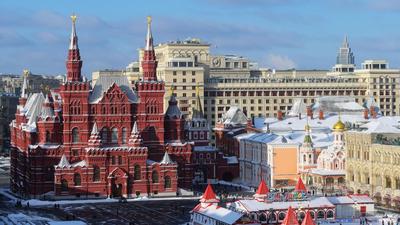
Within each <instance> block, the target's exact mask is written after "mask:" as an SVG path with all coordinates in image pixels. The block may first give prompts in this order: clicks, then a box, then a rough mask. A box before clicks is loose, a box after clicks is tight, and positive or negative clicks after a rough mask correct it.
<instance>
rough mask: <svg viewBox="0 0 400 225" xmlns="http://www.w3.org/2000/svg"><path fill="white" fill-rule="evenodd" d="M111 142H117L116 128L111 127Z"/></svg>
mask: <svg viewBox="0 0 400 225" xmlns="http://www.w3.org/2000/svg"><path fill="white" fill-rule="evenodd" d="M111 143H114V144H115V143H118V128H115V127H114V128H113V129H112V134H111Z"/></svg>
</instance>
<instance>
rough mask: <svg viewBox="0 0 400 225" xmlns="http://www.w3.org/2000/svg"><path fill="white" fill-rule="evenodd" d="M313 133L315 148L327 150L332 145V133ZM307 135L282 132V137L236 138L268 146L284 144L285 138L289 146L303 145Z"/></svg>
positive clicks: (245, 135)
mask: <svg viewBox="0 0 400 225" xmlns="http://www.w3.org/2000/svg"><path fill="white" fill-rule="evenodd" d="M312 131H313V132H314V131H315V133H311V139H312V141H313V146H314V147H316V148H326V147H328V146H330V145H332V142H333V135H332V134H331V133H325V132H319V131H318V130H312ZM306 134H307V133H306V132H305V131H295V132H282V133H280V135H277V134H273V133H272V134H271V133H246V134H241V135H238V136H236V138H237V139H239V140H245V141H254V142H261V143H266V144H268V143H272V144H274V143H275V144H283V138H282V136H283V137H285V139H286V141H287V142H286V143H288V144H301V143H303V142H304V136H305V135H306Z"/></svg>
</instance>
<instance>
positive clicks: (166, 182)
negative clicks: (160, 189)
mask: <svg viewBox="0 0 400 225" xmlns="http://www.w3.org/2000/svg"><path fill="white" fill-rule="evenodd" d="M164 179H165V183H164V188H171V177H169V176H165V178H164Z"/></svg>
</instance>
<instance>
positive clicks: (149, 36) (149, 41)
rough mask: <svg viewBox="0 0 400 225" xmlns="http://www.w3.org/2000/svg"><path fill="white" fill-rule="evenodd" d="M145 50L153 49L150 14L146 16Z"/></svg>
mask: <svg viewBox="0 0 400 225" xmlns="http://www.w3.org/2000/svg"><path fill="white" fill-rule="evenodd" d="M145 50H146V51H152V50H154V46H153V35H152V33H151V16H147V36H146V49H145Z"/></svg>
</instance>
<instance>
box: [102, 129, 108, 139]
mask: <svg viewBox="0 0 400 225" xmlns="http://www.w3.org/2000/svg"><path fill="white" fill-rule="evenodd" d="M101 140H102V141H103V143H107V142H108V129H107V128H106V127H103V129H101Z"/></svg>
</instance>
